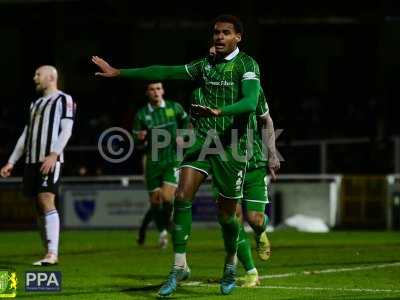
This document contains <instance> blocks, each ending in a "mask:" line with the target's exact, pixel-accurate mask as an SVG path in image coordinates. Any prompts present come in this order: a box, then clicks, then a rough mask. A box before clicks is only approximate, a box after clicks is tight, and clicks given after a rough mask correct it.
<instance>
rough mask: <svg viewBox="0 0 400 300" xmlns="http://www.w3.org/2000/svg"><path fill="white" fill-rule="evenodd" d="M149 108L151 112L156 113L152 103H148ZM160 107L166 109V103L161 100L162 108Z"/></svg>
mask: <svg viewBox="0 0 400 300" xmlns="http://www.w3.org/2000/svg"><path fill="white" fill-rule="evenodd" d="M147 107H148V108H149V111H150V112H153V111H154V108H153V105H151V103H150V102H149V103H147ZM159 107H161V108H164V107H165V101H164V99H163V100H161V103H160V106H159Z"/></svg>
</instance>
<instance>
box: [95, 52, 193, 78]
mask: <svg viewBox="0 0 400 300" xmlns="http://www.w3.org/2000/svg"><path fill="white" fill-rule="evenodd" d="M92 62H93V63H94V64H95V65H97V66H98V67H99V68H100V70H101V72H96V73H95V75H96V76H102V77H126V78H134V79H144V80H168V79H172V80H191V79H192V77H191V76H190V75H189V73H188V71H187V68H186V67H185V66H184V65H181V66H150V67H145V68H134V69H116V68H114V67H112V66H111V65H110V64H109V63H107V62H106V61H105V60H104V59H102V58H100V57H98V56H93V57H92Z"/></svg>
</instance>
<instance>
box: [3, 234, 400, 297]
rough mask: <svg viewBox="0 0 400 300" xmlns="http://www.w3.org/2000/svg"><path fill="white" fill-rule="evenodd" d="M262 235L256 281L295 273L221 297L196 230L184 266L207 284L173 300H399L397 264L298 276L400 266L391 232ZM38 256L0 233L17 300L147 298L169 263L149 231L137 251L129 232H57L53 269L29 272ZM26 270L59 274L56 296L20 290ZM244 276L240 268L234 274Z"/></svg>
mask: <svg viewBox="0 0 400 300" xmlns="http://www.w3.org/2000/svg"><path fill="white" fill-rule="evenodd" d="M269 237H270V240H271V242H272V245H273V248H272V250H273V251H272V257H271V259H270V260H269V261H267V262H261V261H259V260H258V259H257V258H255V261H256V265H257V267H258V270H259V273H260V275H261V276H265V275H275V274H286V273H295V274H294V275H292V276H288V277H281V278H265V279H263V280H262V281H261V287H258V288H255V289H242V288H237V289H236V290H235V291H234V292H233V294H232V295H230V296H222V295H220V293H219V286H218V285H217V284H216V282H217V280H219V279H220V276H221V274H222V267H223V265H222V263H223V257H224V253H223V245H222V238H221V234H220V232H219V230H218V229H209V230H205V229H201V230H200V229H195V230H194V231H193V234H192V238H191V241H190V243H189V251H190V252H189V253H188V262H189V265H190V267H191V269H192V277H191V278H190V279H189V281H198V282H203V283H206V284H207V283H209V285H198V286H181V287H179V288H178V290H177V292H176V293H174V295H173V296H172V298H173V299H221V298H222V297H229V299H232V300H233V299H250V300H251V299H257V300H261V299H269V300H273V299H280V300H281V299H321V300H322V299H324V300H329V299H332V300H334V299H335V300H336V299H363V300H367V299H368V300H372V299H374V300H376V299H400V265H397V266H390V267H387V268H386V267H385V268H377V269H366V270H357V271H347V272H332V273H325V274H316V273H313V272H311V273H308V274H304V271H317V270H326V269H341V268H355V267H364V266H375V265H381V264H393V263H395V262H400V234H399V233H398V232H331V233H328V234H305V233H298V232H293V231H279V232H274V233H271V234H270V235H269ZM253 253H254V252H253ZM41 255H42V252H41V243H40V239H39V234H38V233H37V232H2V233H0V266H3V267H4V266H9V267H14V268H15V269H16V270H17V276H18V280H19V283H18V294H17V298H30V299H60V300H61V299H90V300H95V299H154V298H155V297H156V292H157V291H158V288H159V286H160V284H161V283H162V281H163V280H164V279H165V278H166V275H167V274H168V272H169V269H170V266H171V262H172V250H171V246H170V245H169V247H168V249H167V250H164V251H163V250H160V249H159V248H158V247H157V234H156V233H155V232H154V231H151V232H149V235H148V238H147V241H146V245H145V246H142V247H140V246H137V245H136V232H134V231H64V232H63V233H62V241H61V256H60V264H59V265H58V266H55V267H37V268H35V267H33V266H31V265H30V263H31V262H33V261H34V260H36V259H38V258H40V257H41ZM254 256H255V257H256V254H255V253H254ZM28 270H46V271H50V270H55V271H61V272H62V291H61V292H59V293H49V292H47V293H46V292H25V291H24V285H25V278H24V274H25V271H28ZM243 272H244V271H243V269H242V268H241V267H239V275H241V274H243ZM286 287H290V288H286ZM295 288H298V289H295ZM347 289H353V290H347ZM357 289H359V290H357ZM368 289H369V290H368ZM373 290H386V291H373Z"/></svg>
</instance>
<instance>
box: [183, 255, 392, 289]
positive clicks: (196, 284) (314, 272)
mask: <svg viewBox="0 0 400 300" xmlns="http://www.w3.org/2000/svg"><path fill="white" fill-rule="evenodd" d="M398 266H400V262H395V263H390V264H379V265H370V266H359V267H353V268H338V269H325V270H316V271H302V272H297V273H296V272H292V273H283V274H273V275H264V276H260V279H268V278H282V277H291V276H299V275H314V274H327V273H338V272H353V271H363V270H371V269H382V268H391V267H398ZM182 285H184V286H214V285H217V284H216V283H205V282H200V281H190V282H185V283H182ZM256 288H259V289H286V290H309V291H313V290H314V291H342V292H371V293H379V292H382V293H384V292H387V293H400V290H391V289H350V288H324V287H294V286H257V287H256Z"/></svg>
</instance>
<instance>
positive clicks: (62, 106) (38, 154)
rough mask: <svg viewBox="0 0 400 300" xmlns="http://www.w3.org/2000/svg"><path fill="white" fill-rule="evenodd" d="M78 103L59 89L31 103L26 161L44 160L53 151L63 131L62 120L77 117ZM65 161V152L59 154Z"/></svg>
mask: <svg viewBox="0 0 400 300" xmlns="http://www.w3.org/2000/svg"><path fill="white" fill-rule="evenodd" d="M75 108H76V105H75V103H74V101H73V100H72V98H71V96H70V95H68V94H65V93H63V92H62V91H57V92H55V93H53V94H51V95H47V96H44V97H41V98H39V99H37V100H36V101H35V102H33V103H32V104H31V107H30V114H29V122H28V123H27V128H26V130H27V132H26V137H25V143H24V145H25V154H26V156H25V157H26V158H25V163H27V164H33V163H38V162H43V161H44V158H45V157H46V156H47V155H49V154H50V152H53V150H54V147H55V142H56V140H57V139H58V136H59V133H60V132H61V120H63V119H71V120H74V118H75ZM58 161H59V162H61V163H63V162H64V153H63V152H61V153H60V154H59V156H58Z"/></svg>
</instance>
